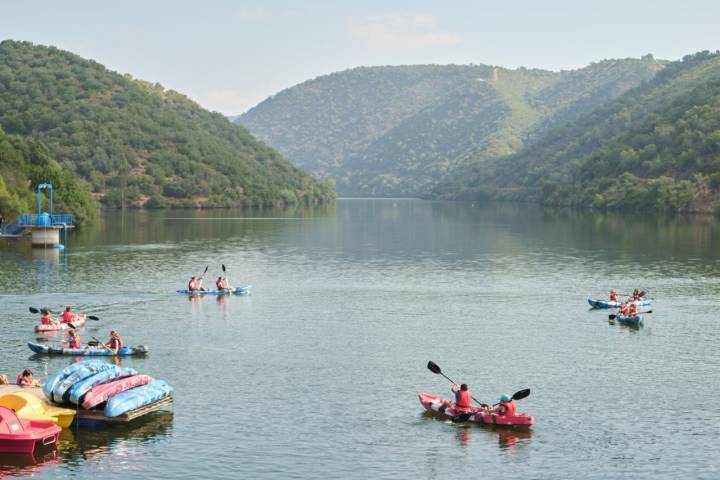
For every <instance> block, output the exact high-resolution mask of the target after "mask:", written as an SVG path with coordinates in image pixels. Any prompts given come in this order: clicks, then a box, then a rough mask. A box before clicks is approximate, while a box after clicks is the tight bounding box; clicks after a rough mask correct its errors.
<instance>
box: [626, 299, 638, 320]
mask: <svg viewBox="0 0 720 480" xmlns="http://www.w3.org/2000/svg"><path fill="white" fill-rule="evenodd" d="M637 315H638V306H637V303H635V302H633V303H630V304H628V308H627V314H626V315H625V316H627V317H636V316H637Z"/></svg>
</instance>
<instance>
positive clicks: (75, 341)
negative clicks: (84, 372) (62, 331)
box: [67, 328, 82, 348]
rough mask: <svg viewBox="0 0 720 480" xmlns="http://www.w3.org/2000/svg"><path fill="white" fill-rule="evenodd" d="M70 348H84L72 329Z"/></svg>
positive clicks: (69, 333) (69, 334)
mask: <svg viewBox="0 0 720 480" xmlns="http://www.w3.org/2000/svg"><path fill="white" fill-rule="evenodd" d="M67 341H68V348H82V347H81V344H80V337H79V336H78V335H77V334H76V333H75V329H74V328H71V329H70V330H69V331H68V339H67Z"/></svg>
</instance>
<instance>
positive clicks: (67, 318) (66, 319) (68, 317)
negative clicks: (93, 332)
mask: <svg viewBox="0 0 720 480" xmlns="http://www.w3.org/2000/svg"><path fill="white" fill-rule="evenodd" d="M75 320H77V314H76V313H75V312H73V311H72V308H70V307H66V308H65V311H64V312H63V313H62V315H61V316H60V321H61V322H62V323H72V322H74V321H75Z"/></svg>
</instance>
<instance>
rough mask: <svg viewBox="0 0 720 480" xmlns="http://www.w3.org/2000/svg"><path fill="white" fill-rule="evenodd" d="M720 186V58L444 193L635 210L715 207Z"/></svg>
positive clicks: (685, 63)
mask: <svg viewBox="0 0 720 480" xmlns="http://www.w3.org/2000/svg"><path fill="white" fill-rule="evenodd" d="M719 190H720V53H714V54H711V53H709V52H701V53H698V54H695V55H690V56H687V57H685V58H684V59H683V60H682V61H678V62H672V63H670V64H668V65H667V66H666V67H665V68H664V69H663V70H662V71H661V72H659V73H658V74H657V75H656V76H655V77H654V78H653V79H652V80H651V81H649V82H647V83H645V84H643V85H641V86H639V87H637V88H636V89H634V90H631V91H629V92H627V93H626V94H624V95H623V96H621V97H619V98H618V99H617V100H615V101H613V102H610V103H608V104H606V105H604V106H602V107H599V108H598V109H596V110H594V111H593V112H592V113H590V114H587V115H584V116H582V117H580V118H579V119H577V120H576V121H574V122H573V123H571V124H567V125H564V126H562V127H559V128H556V129H554V130H552V131H551V132H549V133H548V134H546V135H545V136H543V137H542V138H540V139H538V141H536V142H534V143H533V144H532V145H530V146H529V147H528V148H526V149H525V150H523V151H521V152H520V153H518V154H516V155H512V156H509V157H505V158H499V159H497V160H495V161H493V162H489V163H486V164H485V165H483V166H482V167H478V166H475V167H473V168H465V169H461V170H459V171H456V172H453V174H452V175H449V176H448V177H446V178H445V179H444V181H443V182H441V183H440V184H439V185H437V186H436V189H435V192H434V193H435V195H437V196H440V197H444V198H456V199H472V200H481V199H503V200H522V201H528V200H529V201H542V202H544V203H547V204H556V205H577V206H591V207H597V208H621V209H634V210H670V211H711V210H713V209H714V208H715V205H716V203H717V201H718V198H719V196H720V195H719Z"/></svg>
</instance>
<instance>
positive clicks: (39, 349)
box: [28, 342, 148, 357]
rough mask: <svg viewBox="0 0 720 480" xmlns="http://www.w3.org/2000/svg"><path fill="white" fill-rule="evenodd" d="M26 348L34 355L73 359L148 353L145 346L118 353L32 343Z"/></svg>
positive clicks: (106, 350) (97, 348)
mask: <svg viewBox="0 0 720 480" xmlns="http://www.w3.org/2000/svg"><path fill="white" fill-rule="evenodd" d="M28 347H30V350H32V351H33V352H35V353H43V354H46V355H72V356H75V357H85V356H88V357H94V356H100V357H111V356H115V355H117V356H120V357H126V356H128V355H145V354H146V353H147V352H148V348H147V347H146V346H145V345H138V346H137V347H123V348H121V349H120V350H118V353H113V352H112V351H110V350H108V349H107V348H103V347H85V348H58V347H50V346H48V345H41V344H39V343H32V342H30V343H28Z"/></svg>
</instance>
